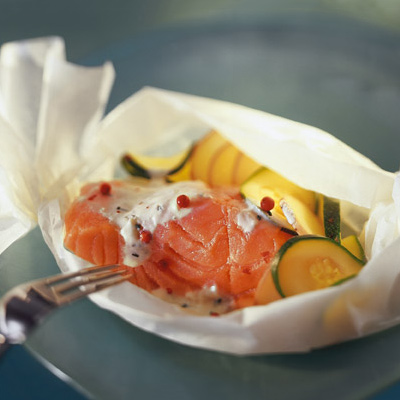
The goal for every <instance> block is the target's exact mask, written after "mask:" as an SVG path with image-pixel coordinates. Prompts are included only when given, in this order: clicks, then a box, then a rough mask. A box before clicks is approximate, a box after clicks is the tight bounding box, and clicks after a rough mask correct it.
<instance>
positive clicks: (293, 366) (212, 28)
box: [0, 0, 400, 400]
mask: <svg viewBox="0 0 400 400" xmlns="http://www.w3.org/2000/svg"><path fill="white" fill-rule="evenodd" d="M399 28H400V3H399V2H398V1H396V0H395V1H385V0H380V1H372V0H356V1H347V2H345V1H339V0H338V1H298V0H292V1H281V0H275V1H273V0H267V1H261V0H260V1H256V0H248V1H245V2H243V1H234V0H219V1H218V0H214V1H211V0H203V1H201V2H199V1H182V0H165V1H161V0H160V1H154V0H153V1H151V0H150V1H135V0H134V1H121V0H115V1H104V0H99V1H94V0H83V1H76V0H75V1H73V0H72V1H68V2H65V1H54V0H53V1H51V0H36V1H34V2H33V1H31V0H0V44H2V43H5V42H7V41H11V40H18V39H25V38H30V37H40V36H47V35H59V36H62V37H63V38H64V39H65V41H66V48H67V55H68V59H69V60H70V61H73V62H77V63H80V64H83V65H97V64H99V63H101V62H104V61H105V60H107V59H111V60H112V61H113V62H114V65H115V68H116V71H117V80H116V82H115V87H114V89H113V92H112V95H111V99H110V104H109V107H108V109H111V108H113V107H114V106H115V105H116V104H118V103H119V102H120V101H121V100H123V99H124V98H125V97H127V96H129V95H130V94H131V93H132V92H134V91H136V90H138V89H140V88H141V87H142V86H143V85H154V86H159V87H163V88H167V89H172V90H180V91H184V92H190V93H194V94H199V95H205V96H211V97H216V98H220V99H223V100H230V101H235V102H238V103H241V104H245V105H248V106H251V107H255V108H260V109H263V110H266V111H269V112H272V113H276V114H279V115H282V116H285V117H288V118H293V119H296V120H299V121H302V122H306V123H310V124H312V125H315V126H318V127H320V128H323V129H326V130H328V131H329V132H331V133H332V134H334V135H335V136H337V137H339V138H340V139H342V140H343V141H345V142H346V143H348V144H349V145H351V146H353V147H355V148H356V149H358V150H359V151H361V152H362V153H363V154H365V155H367V156H368V157H370V158H371V159H372V160H374V161H375V162H376V163H378V164H379V165H380V166H382V167H383V168H385V169H388V170H391V171H396V170H398V166H399V162H400V161H399V160H400V157H399V155H398V154H399V150H398V149H399V148H400V137H399V136H400V135H399V128H398V127H399V126H400V113H399V112H398V110H399V108H398V106H399V104H400V74H399V71H400V30H399ZM271 55H273V56H271ZM57 271H58V268H57V266H56V265H55V263H54V260H53V258H52V255H51V254H50V252H49V251H48V249H47V248H46V247H45V245H44V244H43V242H42V238H41V235H40V232H39V231H38V230H35V231H34V232H32V233H31V234H29V235H28V236H27V237H25V238H23V239H22V240H21V241H19V242H17V243H15V244H14V245H13V246H11V247H10V248H9V249H8V250H7V251H6V252H5V253H4V254H2V255H1V256H0V294H2V293H4V292H5V291H6V290H7V289H8V288H10V287H12V286H14V285H16V284H18V283H20V282H24V281H27V280H30V279H34V278H38V277H40V276H45V275H48V274H52V273H56V272H57ZM399 345H400V328H398V327H396V328H393V329H390V330H388V331H385V332H382V333H380V334H377V335H374V336H371V337H368V338H364V339H361V340H358V341H354V342H350V343H344V344H341V345H338V346H333V347H331V348H327V349H322V350H318V351H314V352H311V353H309V354H304V355H274V356H261V357H239V358H238V357H232V356H227V355H223V354H216V353H212V352H207V351H200V350H196V349H189V348H186V347H182V346H179V345H177V344H174V343H171V342H168V341H165V340H163V339H160V338H157V337H154V336H153V335H150V334H147V333H145V332H142V331H140V330H138V329H136V328H134V327H132V326H130V325H128V324H126V323H125V322H124V321H121V320H120V319H119V318H117V317H116V316H114V315H112V314H110V313H107V312H105V311H104V310H100V309H99V308H98V307H96V306H95V305H94V304H92V303H91V302H90V301H88V300H83V301H82V302H80V303H78V304H74V305H72V306H71V307H68V308H66V309H64V310H61V311H60V312H58V313H57V314H55V315H53V316H52V317H51V318H50V319H49V320H48V321H46V323H45V324H44V325H43V326H42V327H40V328H39V329H38V330H37V331H36V332H35V333H34V335H32V337H31V338H29V340H28V342H27V343H26V345H24V346H18V347H16V348H14V349H12V350H11V351H10V352H9V353H8V354H7V355H6V357H5V358H3V359H2V360H0V399H3V398H4V399H7V400H8V399H28V400H29V399H54V398H58V399H64V398H65V399H71V400H72V399H75V398H76V399H80V398H82V397H83V398H86V397H88V396H93V397H94V398H104V399H114V398H115V399H117V398H135V399H152V398H155V397H161V396H163V397H166V398H172V397H174V398H176V399H180V398H182V399H189V398H190V399H200V398H210V399H213V398H215V399H217V398H218V399H223V398H238V399H239V398H240V399H242V398H248V399H251V398H260V397H261V398H271V399H286V398H287V399H289V398H296V399H302V398H304V399H305V398H307V399H314V398H319V396H320V395H321V393H324V398H326V399H328V398H341V399H345V398H347V399H361V398H367V397H371V396H372V397H373V398H375V399H388V398H398V397H399V395H400V389H399V386H398V384H397V382H398V381H399V380H400V362H399V360H400V346H399ZM93 371H95V372H93ZM155 376H156V377H157V380H155V379H154V377H155ZM393 384H394V385H395V386H393V387H390V388H389V389H387V387H388V386H390V385H393ZM396 385H397V386H396ZM374 396H375V397H374Z"/></svg>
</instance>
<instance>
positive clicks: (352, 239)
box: [341, 235, 367, 262]
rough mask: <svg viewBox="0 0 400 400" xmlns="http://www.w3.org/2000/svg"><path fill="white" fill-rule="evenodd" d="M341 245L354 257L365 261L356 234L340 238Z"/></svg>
mask: <svg viewBox="0 0 400 400" xmlns="http://www.w3.org/2000/svg"><path fill="white" fill-rule="evenodd" d="M341 245H342V246H343V247H346V249H347V250H348V251H349V252H350V253H351V254H353V255H354V256H355V257H357V258H358V259H359V260H361V261H363V262H366V261H367V258H366V256H365V252H364V249H363V247H362V245H361V243H360V241H359V240H358V237H357V236H356V235H350V236H347V237H345V238H344V239H342V242H341Z"/></svg>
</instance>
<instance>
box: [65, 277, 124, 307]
mask: <svg viewBox="0 0 400 400" xmlns="http://www.w3.org/2000/svg"><path fill="white" fill-rule="evenodd" d="M130 277H131V274H129V273H127V274H125V275H114V276H111V277H108V278H105V279H104V278H103V279H100V280H98V281H95V282H91V283H83V284H81V285H76V286H75V290H74V291H71V292H69V293H67V294H62V295H61V296H60V297H59V301H60V303H62V304H66V303H70V302H73V301H75V300H79V299H80V298H82V297H86V296H87V295H89V294H92V293H95V292H98V291H100V290H103V289H106V288H108V287H110V286H114V285H117V284H118V283H122V282H124V281H126V280H128V279H129V278H130Z"/></svg>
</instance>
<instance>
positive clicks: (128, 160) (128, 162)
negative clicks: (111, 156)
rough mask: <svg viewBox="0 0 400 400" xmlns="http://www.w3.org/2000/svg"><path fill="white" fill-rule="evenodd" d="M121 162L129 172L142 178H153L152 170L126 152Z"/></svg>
mask: <svg viewBox="0 0 400 400" xmlns="http://www.w3.org/2000/svg"><path fill="white" fill-rule="evenodd" d="M121 164H122V167H123V168H124V169H125V171H126V172H128V174H130V175H132V176H137V177H140V178H145V179H151V175H150V172H149V171H148V170H147V169H146V168H144V167H143V166H142V165H140V164H139V163H138V162H137V161H136V160H135V159H134V158H133V157H132V156H130V155H128V154H125V155H124V156H123V157H122V158H121Z"/></svg>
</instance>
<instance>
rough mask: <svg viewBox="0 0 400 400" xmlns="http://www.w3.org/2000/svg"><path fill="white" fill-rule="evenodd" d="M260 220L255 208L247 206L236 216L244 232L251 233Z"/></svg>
mask: <svg viewBox="0 0 400 400" xmlns="http://www.w3.org/2000/svg"><path fill="white" fill-rule="evenodd" d="M257 222H258V219H257V214H256V213H255V212H254V210H252V209H250V208H246V209H244V210H242V211H240V212H239V213H238V214H237V216H236V223H237V225H238V226H239V227H240V229H241V230H242V231H243V232H244V233H251V232H252V231H253V229H254V228H255V226H256V224H257Z"/></svg>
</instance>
